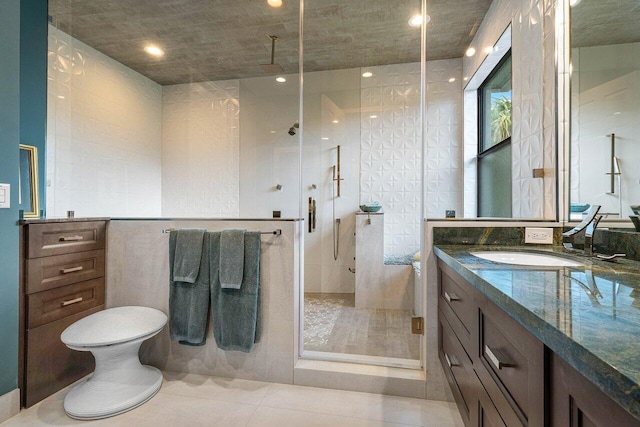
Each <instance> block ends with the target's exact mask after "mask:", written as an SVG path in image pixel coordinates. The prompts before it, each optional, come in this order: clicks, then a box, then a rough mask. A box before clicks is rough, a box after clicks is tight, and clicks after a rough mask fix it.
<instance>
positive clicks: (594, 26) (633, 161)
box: [570, 0, 640, 220]
mask: <svg viewBox="0 0 640 427" xmlns="http://www.w3.org/2000/svg"><path fill="white" fill-rule="evenodd" d="M639 22H640V3H638V2H637V1H635V0H606V1H600V0H581V1H572V2H571V65H572V74H571V150H570V153H571V155H570V157H571V178H570V187H571V188H570V211H571V212H570V216H571V219H580V218H581V216H582V213H583V212H585V211H586V210H587V209H588V207H589V205H594V204H597V205H602V209H601V213H604V214H605V215H606V217H607V218H614V219H623V220H628V219H629V216H630V215H634V212H633V211H632V206H634V205H638V204H640V25H639V24H638V23H639ZM636 207H637V206H636ZM636 215H637V214H636Z"/></svg>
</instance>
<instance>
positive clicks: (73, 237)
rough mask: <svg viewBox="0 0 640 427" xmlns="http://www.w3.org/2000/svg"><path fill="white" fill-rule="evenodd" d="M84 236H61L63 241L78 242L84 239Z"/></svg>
mask: <svg viewBox="0 0 640 427" xmlns="http://www.w3.org/2000/svg"><path fill="white" fill-rule="evenodd" d="M83 239H84V237H82V236H62V237H61V238H60V241H61V242H77V241H78V240H83Z"/></svg>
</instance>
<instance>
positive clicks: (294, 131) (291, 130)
mask: <svg viewBox="0 0 640 427" xmlns="http://www.w3.org/2000/svg"><path fill="white" fill-rule="evenodd" d="M298 128H300V123H298V122H295V123H294V124H293V126H291V127H290V128H289V135H291V136H293V135H295V134H296V129H298Z"/></svg>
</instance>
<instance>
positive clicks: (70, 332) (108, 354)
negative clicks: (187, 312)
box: [60, 306, 167, 420]
mask: <svg viewBox="0 0 640 427" xmlns="http://www.w3.org/2000/svg"><path fill="white" fill-rule="evenodd" d="M166 323H167V316H166V315H165V314H164V313H163V312H161V311H159V310H156V309H153V308H148V307H135V306H132V307H117V308H110V309H107V310H103V311H100V312H98V313H94V314H92V315H90V316H87V317H85V318H83V319H80V320H78V321H77V322H75V323H74V324H72V325H71V326H69V327H68V328H67V329H65V330H64V331H63V332H62V335H61V336H60V339H61V340H62V342H63V343H65V344H66V346H67V347H69V348H71V349H73V350H78V351H90V352H91V353H93V356H94V357H95V360H96V368H95V371H94V372H93V374H91V375H90V376H89V377H88V378H87V379H84V380H82V381H81V382H80V383H78V384H77V385H76V386H75V387H74V388H73V389H72V390H71V391H70V392H69V393H68V394H67V396H66V397H65V399H64V410H65V412H66V413H67V415H69V416H70V417H71V418H75V419H79V420H94V419H100V418H107V417H111V416H114V415H118V414H121V413H123V412H126V411H129V410H131V409H133V408H135V407H137V406H140V405H142V404H143V403H145V402H146V401H147V400H149V399H151V398H152V397H153V396H155V394H156V393H157V392H158V390H160V386H161V385H162V373H161V372H160V371H159V370H158V369H156V368H154V367H152V366H144V365H142V364H141V363H140V359H139V358H138V350H139V349H140V345H141V344H142V342H143V341H145V340H147V339H149V338H151V337H153V336H154V335H156V334H158V333H159V332H160V331H161V330H162V328H164V325H165V324H166Z"/></svg>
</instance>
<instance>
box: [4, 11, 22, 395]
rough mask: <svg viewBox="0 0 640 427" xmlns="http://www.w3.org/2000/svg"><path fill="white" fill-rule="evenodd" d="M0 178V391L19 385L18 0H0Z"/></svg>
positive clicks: (9, 389) (5, 391) (6, 390)
mask: <svg viewBox="0 0 640 427" xmlns="http://www.w3.org/2000/svg"><path fill="white" fill-rule="evenodd" d="M0 11H2V12H1V13H0V58H2V60H1V61H0V100H1V101H0V183H8V184H11V209H0V267H1V268H0V343H2V344H1V345H0V395H3V394H5V393H7V392H9V391H11V390H13V389H15V388H16V387H17V386H18V227H17V225H16V221H17V219H18V145H19V143H20V2H19V1H18V0H0Z"/></svg>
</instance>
